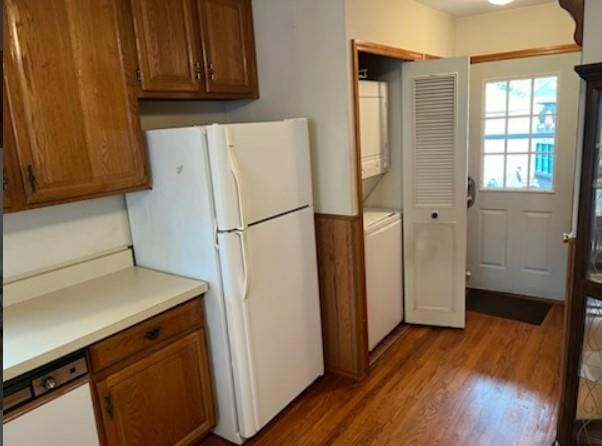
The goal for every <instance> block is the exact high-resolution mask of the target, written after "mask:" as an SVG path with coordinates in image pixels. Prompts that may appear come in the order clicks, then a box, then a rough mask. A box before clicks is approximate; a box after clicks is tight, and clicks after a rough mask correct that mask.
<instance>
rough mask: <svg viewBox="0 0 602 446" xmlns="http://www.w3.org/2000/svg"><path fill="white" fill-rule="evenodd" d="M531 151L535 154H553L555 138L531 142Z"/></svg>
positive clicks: (538, 139) (535, 139)
mask: <svg viewBox="0 0 602 446" xmlns="http://www.w3.org/2000/svg"><path fill="white" fill-rule="evenodd" d="M531 151H532V152H534V153H543V152H546V153H553V152H554V138H534V139H533V140H532V141H531Z"/></svg>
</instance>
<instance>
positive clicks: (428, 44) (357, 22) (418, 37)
mask: <svg viewBox="0 0 602 446" xmlns="http://www.w3.org/2000/svg"><path fill="white" fill-rule="evenodd" d="M346 6H347V38H348V39H360V40H367V41H371V42H376V43H382V44H386V45H390V46H395V47H398V48H403V49H406V50H413V51H419V52H423V53H428V54H432V55H436V56H441V57H451V56H453V55H454V47H455V20H454V17H453V16H451V15H449V14H446V13H444V12H441V11H437V10H435V9H432V8H429V7H427V6H425V5H423V4H421V3H418V2H417V1H415V0H377V1H375V0H346Z"/></svg>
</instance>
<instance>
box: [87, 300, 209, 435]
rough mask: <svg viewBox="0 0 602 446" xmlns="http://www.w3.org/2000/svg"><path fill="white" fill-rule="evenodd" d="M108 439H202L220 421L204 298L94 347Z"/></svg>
mask: <svg viewBox="0 0 602 446" xmlns="http://www.w3.org/2000/svg"><path fill="white" fill-rule="evenodd" d="M89 358H90V364H91V369H92V380H93V382H94V387H95V397H96V405H97V412H98V416H99V419H100V420H102V421H101V425H102V432H101V438H103V440H104V441H103V442H104V444H107V445H108V446H117V445H120V446H136V445H140V446H146V445H150V444H152V445H156V446H173V445H181V446H183V445H193V444H197V442H198V441H199V439H200V438H202V437H203V436H204V435H206V434H207V433H208V432H209V431H210V430H211V429H212V428H213V426H214V425H215V412H214V407H213V394H212V385H211V377H210V372H209V370H210V369H209V358H208V353H207V347H206V341H205V329H204V320H203V313H202V306H201V300H200V299H194V300H192V301H190V302H188V303H185V304H183V305H180V306H178V307H176V308H174V309H171V310H168V311H166V312H165V313H162V314H160V315H158V316H156V317H154V318H151V319H148V320H147V321H144V322H142V323H140V324H138V325H136V326H134V327H131V328H129V329H127V330H125V331H122V332H120V333H117V334H116V335H114V336H111V337H110V338H107V339H105V340H103V341H100V342H99V343H97V344H95V345H93V346H91V347H90V349H89Z"/></svg>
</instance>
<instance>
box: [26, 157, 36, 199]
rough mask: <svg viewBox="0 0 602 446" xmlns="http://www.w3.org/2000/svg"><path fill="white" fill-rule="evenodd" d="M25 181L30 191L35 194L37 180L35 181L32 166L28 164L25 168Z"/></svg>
mask: <svg viewBox="0 0 602 446" xmlns="http://www.w3.org/2000/svg"><path fill="white" fill-rule="evenodd" d="M27 181H29V185H30V186H31V190H32V191H33V192H35V191H36V186H37V182H38V180H37V179H36V176H35V174H34V173H33V166H32V165H31V164H29V165H28V166H27Z"/></svg>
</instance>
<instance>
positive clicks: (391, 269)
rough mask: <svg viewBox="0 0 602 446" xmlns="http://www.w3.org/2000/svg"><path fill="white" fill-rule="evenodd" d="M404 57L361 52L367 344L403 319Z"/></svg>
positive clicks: (381, 337) (376, 343) (374, 345)
mask: <svg viewBox="0 0 602 446" xmlns="http://www.w3.org/2000/svg"><path fill="white" fill-rule="evenodd" d="M402 63H403V62H402V61H400V60H398V59H391V58H388V57H384V56H379V55H374V54H368V53H359V57H358V67H359V73H358V77H359V82H358V112H359V113H358V118H359V136H360V155H361V156H360V159H361V178H362V198H363V199H362V205H363V221H364V256H365V272H366V299H367V319H368V347H369V350H370V351H371V352H372V354H371V355H372V356H373V359H375V358H374V356H375V355H374V354H373V353H374V352H375V351H376V350H379V349H377V347H378V346H379V345H381V344H385V343H383V340H384V339H385V338H387V336H388V335H390V334H391V333H392V332H395V330H396V329H397V328H398V327H399V325H400V324H401V323H402V322H403V305H404V303H403V236H402V233H403V198H402V197H403V190H402V151H401V108H402V104H401V83H402V79H401V65H402Z"/></svg>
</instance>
